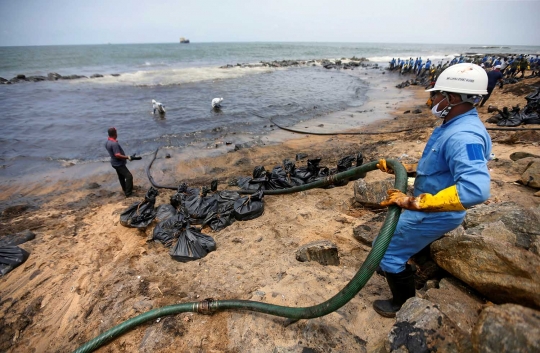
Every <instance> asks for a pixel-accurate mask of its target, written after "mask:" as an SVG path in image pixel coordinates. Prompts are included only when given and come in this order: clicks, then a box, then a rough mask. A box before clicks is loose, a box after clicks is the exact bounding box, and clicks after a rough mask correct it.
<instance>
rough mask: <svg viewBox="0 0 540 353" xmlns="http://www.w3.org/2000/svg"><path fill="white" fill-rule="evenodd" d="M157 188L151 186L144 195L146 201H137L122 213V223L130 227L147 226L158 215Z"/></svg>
mask: <svg viewBox="0 0 540 353" xmlns="http://www.w3.org/2000/svg"><path fill="white" fill-rule="evenodd" d="M157 195H158V191H157V189H155V188H154V187H150V189H149V190H148V191H147V192H146V195H145V196H144V201H140V202H135V203H134V204H132V205H131V206H129V208H128V209H127V210H125V211H124V212H122V213H121V214H120V224H121V225H123V226H124V227H128V228H146V227H148V226H149V225H150V223H152V221H153V220H154V218H155V217H156V211H155V209H154V206H155V204H156V196H157Z"/></svg>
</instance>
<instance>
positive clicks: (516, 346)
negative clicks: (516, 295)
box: [472, 304, 540, 353]
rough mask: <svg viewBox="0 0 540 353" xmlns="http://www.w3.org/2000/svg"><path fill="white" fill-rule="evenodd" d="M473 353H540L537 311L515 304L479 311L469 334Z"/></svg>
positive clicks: (539, 313)
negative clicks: (476, 320) (478, 315)
mask: <svg viewBox="0 0 540 353" xmlns="http://www.w3.org/2000/svg"><path fill="white" fill-rule="evenodd" d="M472 345H473V348H474V352H480V353H491V352H493V353H495V352H540V312H538V311H536V310H532V309H529V308H524V307H522V306H519V305H515V304H505V305H501V306H490V307H487V308H486V309H484V310H483V311H482V313H481V314H480V317H479V318H478V322H477V323H476V326H475V327H474V329H473V332H472Z"/></svg>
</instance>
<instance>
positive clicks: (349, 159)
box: [330, 156, 356, 186]
mask: <svg viewBox="0 0 540 353" xmlns="http://www.w3.org/2000/svg"><path fill="white" fill-rule="evenodd" d="M355 161H356V156H346V157H343V158H341V159H340V160H339V161H338V163H337V167H336V168H332V169H330V175H335V174H339V173H341V172H345V171H347V170H349V169H351V168H352V167H353V162H355ZM348 182H349V180H348V179H344V180H341V181H339V182H334V186H345V185H347V183H348Z"/></svg>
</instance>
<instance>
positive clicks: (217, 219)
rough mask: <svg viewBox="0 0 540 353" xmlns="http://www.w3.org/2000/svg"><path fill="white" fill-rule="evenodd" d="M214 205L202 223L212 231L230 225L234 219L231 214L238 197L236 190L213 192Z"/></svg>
mask: <svg viewBox="0 0 540 353" xmlns="http://www.w3.org/2000/svg"><path fill="white" fill-rule="evenodd" d="M214 197H215V198H216V201H217V202H216V206H215V208H214V209H213V210H211V211H210V212H209V213H208V214H207V216H206V218H205V220H204V222H203V225H208V226H209V227H210V228H211V229H212V230H214V231H216V232H217V231H220V230H222V229H225V228H226V227H228V226H229V225H231V224H232V223H233V222H234V221H235V219H234V215H233V210H234V202H235V201H236V200H238V199H239V198H240V194H239V193H237V192H236V191H228V190H223V191H220V192H218V193H216V194H214Z"/></svg>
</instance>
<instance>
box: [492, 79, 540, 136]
mask: <svg viewBox="0 0 540 353" xmlns="http://www.w3.org/2000/svg"><path fill="white" fill-rule="evenodd" d="M525 99H526V100H527V105H526V106H525V108H523V109H521V108H520V107H519V106H515V107H512V109H511V110H509V109H508V108H507V107H504V108H503V109H502V110H499V109H498V108H497V107H494V106H491V105H490V106H489V107H488V112H490V113H491V112H497V113H498V114H496V115H494V116H492V117H490V118H489V119H488V120H486V122H488V123H492V124H497V126H509V127H511V126H519V125H521V124H540V88H537V89H536V92H533V93H531V94H529V95H527V96H526V97H525Z"/></svg>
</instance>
